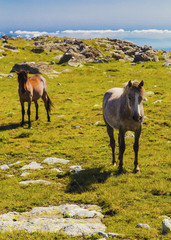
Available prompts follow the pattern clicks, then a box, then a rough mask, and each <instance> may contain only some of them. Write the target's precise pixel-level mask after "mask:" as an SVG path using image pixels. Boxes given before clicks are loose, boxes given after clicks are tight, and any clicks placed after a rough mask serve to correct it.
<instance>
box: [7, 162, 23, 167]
mask: <svg viewBox="0 0 171 240" xmlns="http://www.w3.org/2000/svg"><path fill="white" fill-rule="evenodd" d="M20 163H22V161H17V162H15V163H11V164H9V166H14V165H18V164H20Z"/></svg>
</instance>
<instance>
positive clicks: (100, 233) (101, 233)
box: [98, 232, 108, 238]
mask: <svg viewBox="0 0 171 240" xmlns="http://www.w3.org/2000/svg"><path fill="white" fill-rule="evenodd" d="M98 234H99V235H101V236H102V237H105V238H108V234H107V233H104V232H98Z"/></svg>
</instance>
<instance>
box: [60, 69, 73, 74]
mask: <svg viewBox="0 0 171 240" xmlns="http://www.w3.org/2000/svg"><path fill="white" fill-rule="evenodd" d="M71 71H72V70H71V69H64V70H62V72H63V73H65V72H71Z"/></svg>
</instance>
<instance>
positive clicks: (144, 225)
mask: <svg viewBox="0 0 171 240" xmlns="http://www.w3.org/2000/svg"><path fill="white" fill-rule="evenodd" d="M136 228H150V226H149V225H148V224H144V223H139V224H138V225H137V226H136Z"/></svg>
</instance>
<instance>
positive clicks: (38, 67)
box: [11, 62, 54, 74]
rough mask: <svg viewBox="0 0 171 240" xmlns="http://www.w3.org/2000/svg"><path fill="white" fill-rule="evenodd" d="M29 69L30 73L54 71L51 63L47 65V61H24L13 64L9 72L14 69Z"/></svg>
mask: <svg viewBox="0 0 171 240" xmlns="http://www.w3.org/2000/svg"><path fill="white" fill-rule="evenodd" d="M21 70H24V71H29V72H30V73H31V74H40V73H50V72H54V69H53V67H52V65H48V64H47V63H43V62H39V63H37V64H36V63H32V62H25V63H17V64H15V65H14V66H13V68H12V70H11V72H15V71H18V72H19V71H21Z"/></svg>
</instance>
